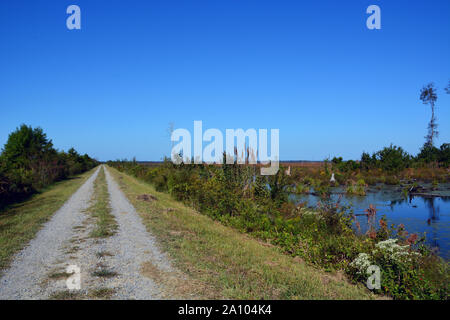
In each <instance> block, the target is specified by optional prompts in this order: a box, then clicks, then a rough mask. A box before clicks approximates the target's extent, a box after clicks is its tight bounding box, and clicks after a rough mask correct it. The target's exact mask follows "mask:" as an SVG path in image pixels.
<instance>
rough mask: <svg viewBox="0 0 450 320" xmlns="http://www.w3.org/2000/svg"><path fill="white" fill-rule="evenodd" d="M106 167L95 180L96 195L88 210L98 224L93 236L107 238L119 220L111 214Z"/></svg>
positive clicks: (112, 232) (115, 228)
mask: <svg viewBox="0 0 450 320" xmlns="http://www.w3.org/2000/svg"><path fill="white" fill-rule="evenodd" d="M104 170H105V169H104V168H103V167H102V168H101V170H100V172H99V173H98V176H97V178H96V179H95V181H94V196H93V199H92V205H91V206H90V207H89V208H88V210H87V211H88V212H89V213H91V214H92V216H93V217H94V218H95V221H96V225H95V227H94V229H93V230H92V232H91V233H90V236H91V237H94V238H106V237H109V236H112V235H113V234H114V233H115V232H116V230H117V228H118V225H117V222H116V220H115V219H114V216H113V215H112V214H111V206H110V203H109V193H108V186H107V184H106V178H105V171H104Z"/></svg>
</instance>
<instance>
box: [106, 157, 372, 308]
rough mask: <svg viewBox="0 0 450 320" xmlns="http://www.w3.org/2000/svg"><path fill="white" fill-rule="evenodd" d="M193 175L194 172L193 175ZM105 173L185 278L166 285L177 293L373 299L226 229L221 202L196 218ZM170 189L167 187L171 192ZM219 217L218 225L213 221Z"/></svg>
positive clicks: (148, 187)
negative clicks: (210, 210)
mask: <svg viewBox="0 0 450 320" xmlns="http://www.w3.org/2000/svg"><path fill="white" fill-rule="evenodd" d="M114 166H115V167H117V168H119V169H120V170H122V171H124V172H125V171H126V172H128V173H130V174H133V175H134V174H136V175H137V176H139V177H144V176H147V175H148V176H153V179H155V177H157V176H158V177H159V178H158V179H161V181H162V180H163V179H164V178H163V177H162V176H159V175H157V172H159V170H163V171H166V170H169V171H168V172H172V173H174V174H184V173H183V172H182V171H179V172H178V173H177V170H173V169H171V168H170V166H169V164H168V163H167V167H166V166H163V167H160V168H159V169H158V168H155V169H156V171H155V172H154V171H152V170H151V169H150V170H149V168H148V167H143V166H139V165H136V164H133V163H115V164H114ZM188 167H190V166H185V168H186V169H188ZM212 169H213V168H212ZM172 170H173V171H172ZM197 170H198V168H196V169H193V171H192V173H194V172H198V171H197ZM109 172H110V173H111V174H112V175H113V177H114V179H115V180H116V181H117V182H118V183H119V185H120V187H121V189H122V191H123V192H124V193H125V195H126V196H127V198H128V199H129V201H130V202H131V203H132V204H133V206H134V207H135V208H136V209H137V211H138V212H139V214H140V215H141V217H142V219H143V222H144V224H145V225H146V227H147V228H148V229H149V231H151V232H152V233H153V234H155V235H156V236H157V238H158V242H159V244H160V245H161V246H162V247H163V249H164V250H165V251H166V252H167V253H168V254H169V255H170V256H171V257H172V258H173V260H174V262H175V264H176V267H177V268H178V269H179V270H180V271H182V272H183V273H185V274H187V275H188V276H189V281H180V280H179V279H178V280H177V281H175V280H174V283H171V284H170V286H171V287H174V288H175V287H176V290H177V292H185V293H186V294H195V295H198V296H201V297H203V298H207V299H371V298H372V299H373V298H376V296H375V295H373V294H371V293H370V292H369V291H368V290H367V289H366V288H365V287H364V286H363V285H361V284H358V285H354V284H352V283H350V282H349V281H348V280H347V279H346V278H345V276H344V275H343V274H342V273H340V272H325V271H323V270H320V269H317V268H315V267H314V266H311V265H308V264H307V263H305V262H304V261H303V260H302V259H301V258H300V257H298V256H294V255H287V254H284V253H283V251H285V250H284V249H282V248H281V247H280V246H276V245H273V244H271V243H270V242H268V241H267V242H266V241H262V240H261V239H260V238H259V239H258V238H256V237H250V236H249V235H248V234H245V233H242V232H239V231H238V230H236V229H234V228H230V227H227V226H225V225H224V224H231V222H232V221H233V220H232V218H231V215H229V214H227V215H225V214H222V213H221V212H219V211H218V210H220V209H221V208H222V206H221V203H223V199H226V198H225V196H223V197H221V198H218V199H217V200H216V201H215V202H216V203H217V205H218V207H217V211H216V212H215V214H216V215H212V214H199V213H198V212H197V211H196V210H194V209H193V208H189V206H186V205H185V204H183V203H181V202H180V201H176V200H174V198H173V197H172V196H170V195H169V194H168V193H167V192H158V191H156V189H155V184H153V183H152V184H149V183H147V182H145V181H143V180H144V179H143V178H140V179H139V180H138V179H136V178H134V177H132V176H131V175H127V174H124V173H122V172H119V171H117V170H115V169H113V168H109ZM217 172H220V169H218V171H217ZM147 181H148V180H147ZM172 183H175V181H173V182H172ZM172 183H171V186H175V185H173V184H172ZM214 183H216V182H214ZM157 186H158V187H157V188H158V190H166V191H167V189H164V186H166V187H167V185H165V184H161V183H159V184H158V185H157ZM188 186H189V184H187V185H186V187H187V188H189V187H188ZM198 186H199V185H197V187H198ZM205 187H206V186H205ZM180 190H181V189H180ZM190 190H191V191H192V189H190ZM198 191H199V192H201V191H200V190H198ZM183 194H184V193H183ZM180 195H181V193H180ZM205 196H206V197H208V196H209V195H205ZM187 198H188V196H187V194H185V200H186V201H185V202H186V203H189V201H187ZM236 198H237V197H233V198H232V199H233V200H235V199H236ZM149 199H151V200H149ZM210 200H211V199H210ZM223 205H226V206H227V207H228V205H232V204H231V203H229V204H225V203H223ZM203 213H206V211H204V212H203ZM242 214H243V213H242V212H241V213H238V212H235V213H233V215H234V217H235V219H236V220H235V222H236V223H237V221H238V220H239V219H242ZM226 216H228V218H227V217H226ZM240 216H241V218H239V217H240ZM220 217H221V220H220V221H222V222H223V223H220V222H219V221H218V220H219V218H220ZM228 219H229V220H228ZM226 221H228V222H229V223H225V222H226ZM254 222H255V223H256V221H254ZM165 278H166V276H165Z"/></svg>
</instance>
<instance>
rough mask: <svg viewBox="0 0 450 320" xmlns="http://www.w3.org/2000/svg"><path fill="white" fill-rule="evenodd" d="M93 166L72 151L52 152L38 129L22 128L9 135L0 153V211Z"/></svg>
mask: <svg viewBox="0 0 450 320" xmlns="http://www.w3.org/2000/svg"><path fill="white" fill-rule="evenodd" d="M96 165H97V161H95V160H93V159H91V158H90V157H89V156H88V155H83V156H82V155H79V154H78V153H77V152H76V151H75V149H73V148H72V149H70V150H69V151H68V152H67V153H66V152H63V151H57V150H55V149H54V148H53V144H52V141H51V140H49V139H48V138H47V136H46V134H45V133H44V132H43V130H42V129H41V128H34V129H33V128H31V127H29V126H26V125H22V126H21V127H20V128H17V129H16V131H14V132H13V133H11V134H10V135H9V137H8V141H7V142H6V144H5V146H4V147H3V150H2V153H1V154H0V208H1V207H3V206H5V205H7V204H10V203H13V202H16V201H20V200H22V199H24V198H26V197H28V196H29V195H31V194H33V193H35V192H36V191H37V190H39V189H42V188H43V187H45V186H48V185H49V184H51V183H52V182H54V181H58V180H62V179H65V178H67V177H69V176H72V175H75V174H78V173H82V172H84V171H86V170H88V169H91V168H93V167H94V166H96Z"/></svg>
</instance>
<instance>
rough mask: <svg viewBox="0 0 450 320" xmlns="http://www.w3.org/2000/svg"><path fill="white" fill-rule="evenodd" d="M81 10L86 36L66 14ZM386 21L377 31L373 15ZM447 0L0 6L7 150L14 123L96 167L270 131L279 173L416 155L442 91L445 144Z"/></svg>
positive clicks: (0, 136) (444, 138)
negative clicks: (374, 10)
mask: <svg viewBox="0 0 450 320" xmlns="http://www.w3.org/2000/svg"><path fill="white" fill-rule="evenodd" d="M70 4H77V5H78V6H80V8H81V16H82V22H81V27H82V29H81V30H68V29H67V28H66V18H67V17H68V15H67V14H66V8H67V6H68V5H70ZM371 4H377V5H379V6H380V8H381V24H382V29H381V30H368V29H367V28H366V19H367V17H368V15H367V14H366V8H367V7H368V6H369V5H371ZM449 79H450V1H448V0H442V1H434V0H431V1H411V0H404V1H403V0H395V1H393V0H389V1H379V0H370V1H364V0H359V1H335V0H332V1H325V0H320V1H299V0H292V1H285V0H254V1H249V0H183V1H175V0H171V1H169V0H158V1H151V0H150V1H131V0H128V1H125V0H120V1H119V0H108V1H100V0H95V1H92V0H89V1H87V0H71V1H64V0H58V1H48V0H47V1H39V0H32V1H31V0H30V1H23V0H2V1H1V2H0V144H1V145H3V144H4V143H5V142H6V139H7V136H8V134H9V133H10V132H11V131H13V130H14V129H15V128H16V127H17V126H18V125H20V124H21V123H26V124H30V125H32V126H41V127H42V128H43V129H44V131H45V132H46V133H47V134H48V136H49V137H51V138H52V139H53V142H54V144H55V146H56V147H57V148H59V149H65V150H67V149H68V148H70V147H71V146H74V147H75V148H76V149H77V150H79V151H80V152H82V153H89V154H90V155H92V156H94V157H96V158H98V159H100V160H108V159H117V158H131V157H133V156H136V157H137V159H138V160H160V159H161V158H162V156H163V155H169V154H170V141H169V136H168V134H167V128H168V124H169V123H170V122H173V123H174V124H175V127H176V128H178V127H182V128H187V129H190V130H191V131H192V130H193V121H194V120H202V121H203V126H204V129H206V128H219V129H221V130H224V131H225V129H226V128H243V129H247V128H268V129H270V128H278V129H280V156H281V159H282V160H288V159H309V160H322V159H324V158H325V157H327V156H331V157H333V156H335V155H341V156H343V157H344V158H345V159H350V158H354V159H357V158H359V156H360V154H361V152H362V151H368V152H373V151H376V150H378V149H380V148H381V147H383V146H386V145H388V144H390V143H391V142H392V143H394V144H397V145H401V146H402V147H404V148H405V149H406V150H407V151H408V152H411V153H414V154H415V153H417V152H418V150H419V148H420V146H421V145H422V144H423V142H424V138H423V137H424V136H425V135H426V127H427V123H428V121H429V118H430V109H429V107H428V106H425V105H422V103H421V102H420V101H419V99H418V98H419V91H420V88H421V87H422V86H423V85H424V84H426V83H428V82H430V81H434V82H435V84H436V85H437V87H438V88H439V97H438V101H437V116H438V123H439V125H440V127H439V129H440V138H439V139H438V141H437V145H440V144H441V143H443V142H450V95H446V94H444V91H443V88H444V87H445V86H446V85H447V83H448V80H449Z"/></svg>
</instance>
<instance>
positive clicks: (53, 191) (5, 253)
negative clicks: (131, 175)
mask: <svg viewBox="0 0 450 320" xmlns="http://www.w3.org/2000/svg"><path fill="white" fill-rule="evenodd" d="M95 169H96V168H94V169H92V170H89V171H87V172H85V173H83V174H81V175H78V176H75V177H72V178H69V179H67V180H63V181H59V182H56V183H54V184H52V185H51V186H49V187H47V188H46V189H44V190H43V191H42V192H40V193H38V194H35V195H33V196H32V197H31V198H30V199H28V200H26V201H23V202H21V203H17V204H14V205H11V206H9V207H7V208H6V209H4V210H3V211H0V273H1V271H3V270H4V269H5V268H7V267H8V266H9V264H10V263H11V259H12V257H13V255H14V254H15V253H16V252H18V251H19V250H21V249H22V248H23V247H24V246H25V245H26V244H27V243H28V242H29V241H30V240H31V239H33V238H34V237H35V235H36V233H37V232H38V231H39V229H40V228H41V227H42V225H43V224H44V223H45V222H47V221H48V220H50V218H51V217H52V215H53V214H54V213H55V212H56V211H57V210H58V209H59V208H61V207H62V205H63V204H64V203H65V202H66V201H67V200H68V199H69V198H70V196H71V195H72V194H73V193H74V192H75V191H76V190H77V189H78V188H79V187H81V185H82V184H83V183H84V182H86V180H87V179H88V178H89V177H90V176H91V175H92V174H93V173H94V172H95Z"/></svg>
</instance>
